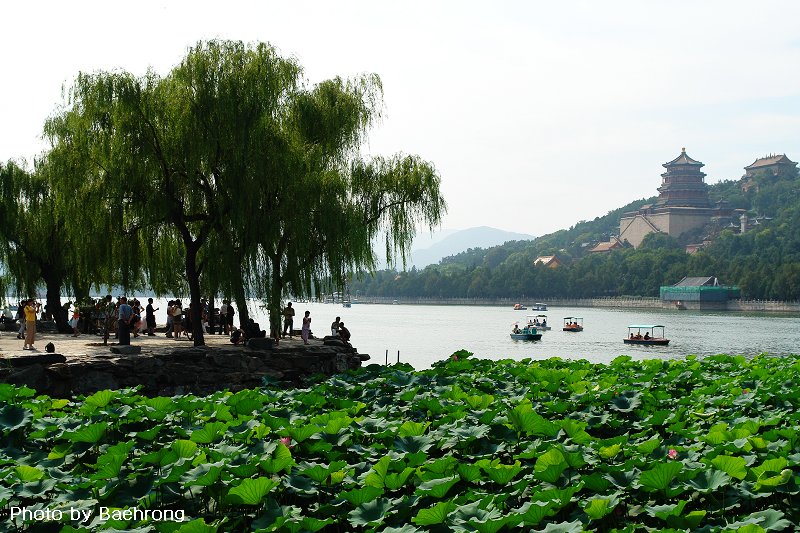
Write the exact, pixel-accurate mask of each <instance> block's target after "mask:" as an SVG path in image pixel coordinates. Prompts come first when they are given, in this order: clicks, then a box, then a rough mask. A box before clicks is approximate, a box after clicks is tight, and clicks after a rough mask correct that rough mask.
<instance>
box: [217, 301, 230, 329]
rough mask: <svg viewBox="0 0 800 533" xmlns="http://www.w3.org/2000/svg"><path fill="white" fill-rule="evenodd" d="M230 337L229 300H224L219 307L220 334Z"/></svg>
mask: <svg viewBox="0 0 800 533" xmlns="http://www.w3.org/2000/svg"><path fill="white" fill-rule="evenodd" d="M223 333H225V335H228V333H229V329H228V300H222V305H220V306H219V334H220V335H222V334H223Z"/></svg>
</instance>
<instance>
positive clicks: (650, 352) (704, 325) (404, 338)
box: [64, 298, 800, 370]
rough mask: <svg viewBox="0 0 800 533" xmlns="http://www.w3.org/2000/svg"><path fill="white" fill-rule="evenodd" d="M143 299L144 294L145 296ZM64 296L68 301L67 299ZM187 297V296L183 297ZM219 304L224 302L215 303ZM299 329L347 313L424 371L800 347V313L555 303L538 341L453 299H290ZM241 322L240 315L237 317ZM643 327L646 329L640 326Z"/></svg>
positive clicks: (375, 358)
mask: <svg viewBox="0 0 800 533" xmlns="http://www.w3.org/2000/svg"><path fill="white" fill-rule="evenodd" d="M140 299H141V300H142V301H145V302H146V298H140ZM64 301H66V300H64ZM185 301H186V299H184V302H185ZM166 304H167V300H166V299H160V298H159V299H156V301H155V303H154V305H155V306H156V307H160V310H159V311H158V312H157V313H156V319H157V321H158V323H159V324H164V323H165V322H166V308H167V305H166ZM218 304H219V302H218ZM293 306H294V307H295V309H296V312H297V316H296V317H295V324H294V326H295V328H297V329H299V328H300V325H301V323H302V320H301V317H302V316H303V313H304V312H305V311H306V310H308V311H311V319H312V322H311V326H312V327H311V329H312V331H313V332H314V334H315V335H317V336H320V337H321V336H324V335H328V334H329V333H330V324H331V322H333V319H334V318H335V317H337V316H340V317H342V320H343V321H344V322H345V323H346V325H347V328H348V329H349V330H350V333H351V334H352V338H351V343H352V344H353V346H355V347H356V348H357V349H358V351H359V353H362V354H369V355H370V356H371V361H370V362H372V363H379V364H383V363H384V362H385V361H386V353H387V350H388V354H389V357H388V359H389V362H390V363H394V362H396V361H397V352H398V351H399V352H400V361H402V362H404V363H410V364H411V365H412V366H414V368H416V369H418V370H421V369H425V368H429V367H430V365H431V363H434V362H436V361H440V360H442V359H445V358H447V357H449V356H450V355H451V354H452V353H453V352H455V351H457V350H461V349H466V350H469V351H470V352H473V353H474V354H475V356H476V357H481V358H486V359H524V358H526V357H527V358H532V359H546V358H549V357H561V358H568V359H586V360H589V361H592V362H596V363H607V362H609V361H611V360H612V359H614V358H615V357H617V356H618V355H622V354H625V355H630V356H632V357H634V358H679V357H684V356H686V355H689V354H697V355H700V356H707V355H714V354H718V353H727V354H732V355H739V354H741V355H746V356H754V355H757V354H760V353H765V352H766V353H769V354H771V355H787V354H792V353H793V354H797V353H800V327H798V326H800V316H797V315H786V314H767V313H729V312H701V311H688V310H687V311H678V310H672V309H670V310H665V309H653V310H648V309H618V308H613V309H612V308H566V307H550V308H549V310H548V311H546V312H544V314H546V315H547V317H548V320H547V322H548V325H550V326H551V327H552V328H553V329H552V330H551V331H547V332H545V333H544V335H543V336H542V339H541V340H540V341H515V340H512V339H511V337H510V336H509V334H510V332H511V326H512V324H513V323H514V322H517V321H519V322H524V321H526V317H527V315H529V314H534V315H535V314H538V313H539V312H538V311H514V310H513V309H511V307H496V306H494V307H489V306H455V305H402V304H400V305H382V304H355V305H353V306H352V307H350V308H344V307H342V305H341V304H324V303H293ZM250 312H251V315H252V316H253V317H254V318H255V320H256V321H257V322H259V323H260V325H261V327H262V328H263V329H267V325H268V323H269V322H268V320H267V318H266V315H265V313H264V311H263V309H262V308H261V307H260V306H259V305H257V304H255V303H254V304H252V305H251V308H250ZM566 316H580V317H583V325H584V328H585V329H584V331H582V332H580V333H570V332H565V331H561V327H562V326H563V320H562V319H563V318H564V317H566ZM236 323H237V324H238V323H239V321H238V317H237V320H236ZM648 323H650V324H663V325H664V326H666V337H667V338H669V339H670V343H669V346H630V345H626V344H623V342H622V339H623V337H625V336H626V335H627V333H628V330H627V326H628V325H629V324H648ZM642 333H644V332H642Z"/></svg>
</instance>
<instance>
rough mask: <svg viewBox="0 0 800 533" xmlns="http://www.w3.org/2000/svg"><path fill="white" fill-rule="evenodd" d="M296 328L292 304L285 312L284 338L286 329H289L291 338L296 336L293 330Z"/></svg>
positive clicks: (287, 306)
mask: <svg viewBox="0 0 800 533" xmlns="http://www.w3.org/2000/svg"><path fill="white" fill-rule="evenodd" d="M293 327H294V308H293V307H292V302H289V303H287V304H286V308H285V309H284V310H283V336H284V337H285V336H286V329H287V328H288V329H289V338H292V337H293V336H294V332H293V331H292V328H293Z"/></svg>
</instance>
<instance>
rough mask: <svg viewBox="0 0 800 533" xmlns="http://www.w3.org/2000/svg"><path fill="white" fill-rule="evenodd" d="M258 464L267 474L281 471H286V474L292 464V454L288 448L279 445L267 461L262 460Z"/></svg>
mask: <svg viewBox="0 0 800 533" xmlns="http://www.w3.org/2000/svg"><path fill="white" fill-rule="evenodd" d="M259 464H260V465H261V468H262V469H263V470H264V472H266V473H267V474H276V473H278V472H280V471H281V470H286V471H287V472H288V471H289V469H290V468H291V467H292V465H293V464H294V459H293V458H292V452H291V451H290V450H289V448H287V447H286V446H284V445H283V444H279V445H278V446H277V447H276V448H275V452H274V455H273V456H272V457H271V458H269V459H263V460H262V461H261V462H260V463H259Z"/></svg>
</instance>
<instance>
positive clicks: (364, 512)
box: [348, 498, 392, 526]
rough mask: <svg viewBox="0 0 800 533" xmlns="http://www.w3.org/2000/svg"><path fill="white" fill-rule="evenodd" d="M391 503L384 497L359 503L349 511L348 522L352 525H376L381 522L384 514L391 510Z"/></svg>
mask: <svg viewBox="0 0 800 533" xmlns="http://www.w3.org/2000/svg"><path fill="white" fill-rule="evenodd" d="M391 510H392V504H391V502H390V501H389V500H387V499H386V498H377V499H375V500H373V501H371V502H367V503H364V504H361V505H359V506H358V507H357V508H356V509H354V510H352V511H350V513H349V514H348V516H349V517H350V524H352V525H354V526H377V525H380V524H381V523H383V520H384V518H385V517H386V514H387V513H389V512H391Z"/></svg>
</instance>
